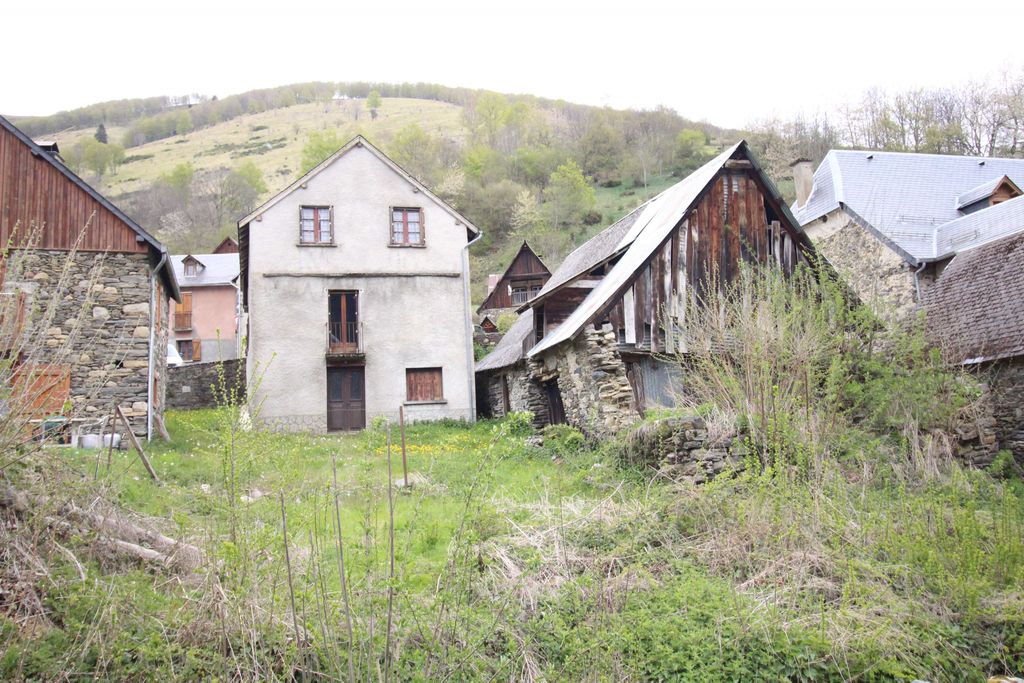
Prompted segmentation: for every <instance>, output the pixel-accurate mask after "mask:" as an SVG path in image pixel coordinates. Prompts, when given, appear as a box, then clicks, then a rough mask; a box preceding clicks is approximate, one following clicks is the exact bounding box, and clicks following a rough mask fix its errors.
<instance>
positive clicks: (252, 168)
mask: <svg viewBox="0 0 1024 683" xmlns="http://www.w3.org/2000/svg"><path fill="white" fill-rule="evenodd" d="M233 173H234V174H235V175H237V176H238V177H239V178H240V179H241V180H243V181H244V182H245V184H246V185H248V186H249V187H250V188H252V191H253V192H255V193H256V194H257V195H261V194H263V193H264V192H266V191H267V183H266V181H265V180H263V171H261V170H260V167H259V166H257V165H256V162H254V161H252V160H251V159H250V160H246V161H243V162H242V163H241V164H239V165H238V166H237V167H236V168H235V170H234V171H233Z"/></svg>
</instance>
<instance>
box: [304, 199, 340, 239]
mask: <svg viewBox="0 0 1024 683" xmlns="http://www.w3.org/2000/svg"><path fill="white" fill-rule="evenodd" d="M332 213H333V212H332V210H331V207H329V206H303V207H302V208H301V209H299V243H300V244H334V220H333V216H332Z"/></svg>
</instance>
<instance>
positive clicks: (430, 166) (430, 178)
mask: <svg viewBox="0 0 1024 683" xmlns="http://www.w3.org/2000/svg"><path fill="white" fill-rule="evenodd" d="M388 153H389V155H390V157H391V158H392V159H394V161H395V163H396V164H398V165H399V166H401V167H402V168H404V169H405V170H406V171H408V172H409V173H411V174H412V175H414V176H415V177H417V178H419V179H420V180H421V181H423V182H424V183H426V184H427V185H430V186H431V187H433V185H434V183H435V182H436V181H437V180H438V179H439V176H440V175H441V170H442V169H441V168H440V166H441V165H440V163H439V159H440V141H439V140H437V139H436V138H434V137H432V136H431V135H430V134H429V133H427V132H426V131H425V130H423V129H422V128H420V126H419V124H417V123H410V124H409V125H407V126H405V127H404V128H402V129H401V130H399V131H398V132H397V133H395V137H394V138H393V139H392V140H391V144H390V145H389V146H388Z"/></svg>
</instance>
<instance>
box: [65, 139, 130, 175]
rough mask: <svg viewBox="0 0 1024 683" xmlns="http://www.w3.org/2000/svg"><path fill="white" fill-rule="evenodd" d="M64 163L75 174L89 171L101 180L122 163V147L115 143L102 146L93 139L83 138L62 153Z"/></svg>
mask: <svg viewBox="0 0 1024 683" xmlns="http://www.w3.org/2000/svg"><path fill="white" fill-rule="evenodd" d="M64 161H65V163H67V165H68V167H69V168H70V169H71V170H73V171H75V172H77V173H81V172H82V171H83V170H85V171H91V172H92V173H94V174H95V175H96V176H97V177H100V178H102V177H103V176H104V175H106V174H107V172H110V171H114V170H116V169H117V167H118V166H120V165H121V163H122V162H123V161H124V147H122V146H121V145H118V144H117V143H109V144H103V143H102V142H100V141H99V140H97V139H96V138H95V137H91V138H85V139H83V140H80V141H78V142H77V143H75V144H74V145H73V146H72V147H71V148H70V149H68V150H67V151H66V152H65V153H64Z"/></svg>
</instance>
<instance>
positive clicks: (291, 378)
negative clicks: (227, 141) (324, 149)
mask: <svg viewBox="0 0 1024 683" xmlns="http://www.w3.org/2000/svg"><path fill="white" fill-rule="evenodd" d="M302 206H332V207H333V220H334V241H335V245H334V246H300V245H299V244H298V243H299V210H300V207H302ZM391 207H419V208H421V209H422V211H423V226H424V235H425V246H424V247H422V248H420V247H391V246H389V241H390V225H391V224H390V209H391ZM248 230H249V236H248V239H249V254H248V286H249V292H248V318H249V331H248V336H249V347H248V359H249V363H248V367H249V369H248V371H249V373H250V375H258V376H259V377H260V379H259V381H250V383H249V386H250V387H257V386H258V387H259V390H258V395H256V396H255V398H256V399H257V401H261V402H262V407H261V413H260V415H261V418H263V419H264V421H265V422H267V423H269V424H271V425H277V426H280V427H282V428H287V429H312V430H315V431H323V430H324V429H326V392H327V379H326V363H325V351H326V345H327V323H328V306H327V296H328V294H327V293H328V291H331V290H355V291H358V292H359V322H360V324H361V330H362V342H363V346H364V348H365V368H366V370H365V373H366V375H365V382H366V419H367V421H369V420H371V419H372V418H373V417H374V416H375V415H387V416H392V417H393V416H396V415H397V411H398V408H399V406H400V405H402V404H403V402H404V401H405V398H406V397H405V392H406V382H405V371H406V369H407V368H425V367H440V368H442V373H443V391H444V398H445V402H444V403H437V404H417V405H409V406H407V407H406V414H407V416H408V418H409V419H411V420H417V419H437V418H442V417H450V418H464V419H471V418H472V416H473V398H472V395H473V390H472V387H471V385H470V382H471V381H472V376H471V363H472V356H471V344H470V338H469V336H470V330H469V317H468V316H469V308H468V300H467V295H466V290H465V278H466V277H467V275H468V266H467V265H466V261H465V250H464V247H465V245H466V240H467V235H466V226H465V225H463V224H460V223H459V222H457V220H456V218H455V217H454V216H453V215H452V214H451V213H450V212H448V211H447V210H445V209H444V208H443V207H442V206H440V205H438V204H436V203H435V202H434V201H433V200H431V199H430V198H429V197H427V196H426V195H425V194H424V193H422V192H419V191H417V190H416V188H415V187H414V186H413V185H412V184H411V183H410V182H409V181H408V180H406V179H405V178H403V177H402V176H400V175H399V174H397V173H395V172H394V170H392V169H391V168H390V167H389V166H388V165H387V164H385V163H384V162H383V161H381V160H380V159H379V158H377V157H376V156H375V155H374V154H373V153H372V152H370V151H369V150H367V149H366V148H365V147H358V146H357V147H353V148H352V149H351V150H350V151H349V152H348V153H346V154H344V155H342V156H341V157H339V158H338V159H336V160H335V161H334V163H332V164H330V165H329V166H327V167H325V168H324V169H322V170H321V171H320V172H319V173H317V174H316V175H315V176H313V177H311V178H309V179H308V182H307V183H305V188H304V189H303V188H301V187H300V188H298V189H296V190H294V191H293V192H291V193H290V194H288V195H286V196H284V197H282V198H281V199H280V200H279V201H277V202H276V203H275V204H273V206H271V207H270V208H269V209H267V210H266V211H265V212H264V213H263V214H262V219H261V220H253V221H252V223H250V224H249V226H248Z"/></svg>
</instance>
